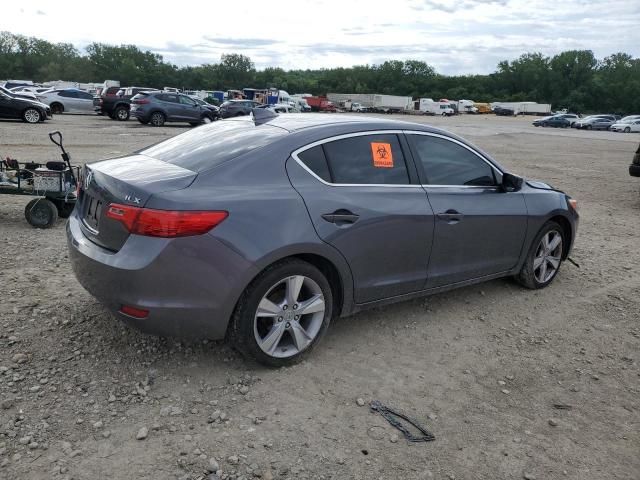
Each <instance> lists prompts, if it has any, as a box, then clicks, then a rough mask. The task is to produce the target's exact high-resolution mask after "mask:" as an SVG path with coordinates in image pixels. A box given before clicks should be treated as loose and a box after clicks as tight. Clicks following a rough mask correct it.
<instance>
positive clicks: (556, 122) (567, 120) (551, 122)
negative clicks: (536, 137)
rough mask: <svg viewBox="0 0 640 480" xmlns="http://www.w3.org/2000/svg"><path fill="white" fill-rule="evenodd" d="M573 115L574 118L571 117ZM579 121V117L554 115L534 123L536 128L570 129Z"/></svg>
mask: <svg viewBox="0 0 640 480" xmlns="http://www.w3.org/2000/svg"><path fill="white" fill-rule="evenodd" d="M570 115H572V116H570ZM577 120H578V116H577V115H573V114H568V113H562V114H560V115H552V116H550V117H543V118H539V119H537V120H534V121H533V126H534V127H560V128H568V127H571V125H573V123H575V122H576V121H577Z"/></svg>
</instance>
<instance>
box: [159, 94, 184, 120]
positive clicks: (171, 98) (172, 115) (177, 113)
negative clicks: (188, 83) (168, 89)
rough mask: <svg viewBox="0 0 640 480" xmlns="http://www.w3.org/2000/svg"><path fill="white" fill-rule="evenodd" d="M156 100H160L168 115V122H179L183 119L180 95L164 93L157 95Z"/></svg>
mask: <svg viewBox="0 0 640 480" xmlns="http://www.w3.org/2000/svg"><path fill="white" fill-rule="evenodd" d="M156 98H157V99H158V100H160V102H159V103H160V106H161V108H162V109H163V110H164V113H165V115H167V120H168V121H174V122H175V121H179V120H183V118H182V105H181V104H180V100H179V99H178V95H176V94H175V93H163V94H160V95H157V96H156Z"/></svg>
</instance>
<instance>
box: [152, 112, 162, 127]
mask: <svg viewBox="0 0 640 480" xmlns="http://www.w3.org/2000/svg"><path fill="white" fill-rule="evenodd" d="M165 121H166V118H165V116H164V114H163V113H162V112H153V113H152V114H151V120H150V123H151V125H153V126H154V127H161V126H163V125H164V122H165Z"/></svg>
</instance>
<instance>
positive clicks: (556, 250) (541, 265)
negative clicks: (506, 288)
mask: <svg viewBox="0 0 640 480" xmlns="http://www.w3.org/2000/svg"><path fill="white" fill-rule="evenodd" d="M564 242H565V234H564V230H563V229H562V227H561V226H560V225H558V224H557V223H556V222H547V223H546V224H545V225H544V226H543V227H542V229H541V230H540V232H538V235H537V236H536V238H535V240H534V241H533V243H532V245H531V249H530V250H529V254H528V255H527V258H526V260H525V262H524V265H523V266H522V269H521V270H520V273H519V274H518V275H517V276H516V280H517V281H518V283H520V284H521V285H522V286H524V287H527V288H531V289H538V288H544V287H546V286H547V285H549V284H550V283H551V282H552V281H553V279H554V278H555V277H556V275H557V274H558V270H560V265H561V264H562V255H563V248H564Z"/></svg>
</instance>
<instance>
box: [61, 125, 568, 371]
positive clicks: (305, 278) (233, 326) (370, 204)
mask: <svg viewBox="0 0 640 480" xmlns="http://www.w3.org/2000/svg"><path fill="white" fill-rule="evenodd" d="M334 118H335V120H334V119H331V120H329V119H328V118H327V116H326V115H323V114H310V113H308V114H288V115H274V116H273V117H271V118H268V119H267V120H264V119H263V120H261V121H254V119H247V118H237V119H230V120H226V121H222V122H215V123H213V124H211V125H206V126H203V127H200V128H197V129H194V130H192V131H190V132H186V133H183V134H181V135H177V136H175V137H173V138H171V139H169V140H166V141H164V142H161V143H159V144H156V145H153V146H151V147H148V148H146V149H143V150H141V151H139V152H137V153H136V154H132V155H130V156H126V157H121V158H117V159H112V160H104V161H101V162H96V163H91V164H87V165H86V166H85V167H84V170H83V174H82V175H83V181H82V182H81V185H82V187H81V190H80V192H79V198H78V203H77V205H76V208H75V210H74V211H73V214H72V215H71V217H70V219H69V222H68V224H67V238H68V246H69V257H70V259H71V262H72V265H73V269H74V272H75V275H76V276H77V278H78V279H79V281H80V283H81V284H82V285H83V286H84V287H85V288H86V289H87V290H88V291H89V292H90V293H91V294H93V295H94V296H95V297H96V298H97V299H98V300H99V301H101V302H102V303H103V304H104V305H105V306H106V308H107V309H109V310H110V311H111V312H113V313H114V314H115V316H117V317H118V318H120V319H122V320H124V321H126V322H128V323H130V324H132V325H134V326H136V327H138V328H140V329H143V330H146V331H147V332H152V333H155V334H161V335H168V336H196V337H200V338H210V339H214V338H223V337H225V336H226V335H227V334H228V336H229V338H231V339H232V341H233V342H234V343H235V345H236V346H237V348H238V349H239V350H240V351H243V352H245V353H246V354H248V355H250V356H251V357H253V358H256V359H257V360H259V361H261V362H264V363H266V364H269V365H275V366H281V365H286V364H290V363H292V362H295V361H297V360H299V359H300V358H301V357H303V356H304V355H305V354H306V353H307V352H309V351H310V350H311V348H312V347H313V346H314V345H315V344H317V343H318V341H319V340H320V338H321V337H322V335H323V333H324V332H325V330H326V329H327V327H328V325H329V323H330V321H331V319H332V318H333V317H335V316H340V315H342V316H345V315H349V314H352V313H354V312H356V311H358V310H362V309H364V308H369V307H373V306H379V305H382V304H386V303H390V302H395V301H401V300H405V299H408V298H415V297H419V296H422V295H426V294H430V293H435V292H440V291H443V290H448V289H452V288H456V287H460V286H465V285H470V284H474V283H478V282H482V281H486V280H490V279H494V278H498V277H515V278H516V280H518V281H519V282H520V283H521V284H522V285H524V286H525V287H527V288H531V289H538V288H543V287H546V286H548V285H549V284H550V283H551V282H552V281H553V279H554V278H555V277H556V275H557V273H558V271H559V269H560V268H561V264H562V262H563V260H564V259H566V258H567V256H568V255H569V252H570V250H571V246H572V244H573V241H574V238H575V236H576V229H577V225H578V213H577V210H576V202H575V200H573V199H571V198H570V197H569V196H567V195H566V194H564V193H563V192H561V191H559V190H557V189H554V188H553V187H550V186H549V185H547V184H545V183H542V182H539V181H526V180H523V179H522V178H520V177H518V176H516V175H513V174H511V173H510V172H508V171H507V170H505V168H504V167H502V166H500V164H498V163H497V162H496V161H495V160H494V159H493V158H491V157H490V156H489V155H488V154H486V153H484V152H482V151H481V150H479V149H477V148H476V147H474V146H473V145H471V144H469V143H468V142H466V141H465V140H463V139H462V138H460V137H457V136H455V135H453V134H450V133H448V132H446V131H443V130H439V129H435V128H432V127H429V126H426V125H420V124H416V123H408V122H399V121H393V120H383V119H376V118H367V117H362V116H352V117H349V116H340V117H337V118H336V117H334ZM409 152H412V153H411V154H410V153H409ZM444 187H446V188H444ZM425 193H426V194H425ZM505 301H507V300H505Z"/></svg>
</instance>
